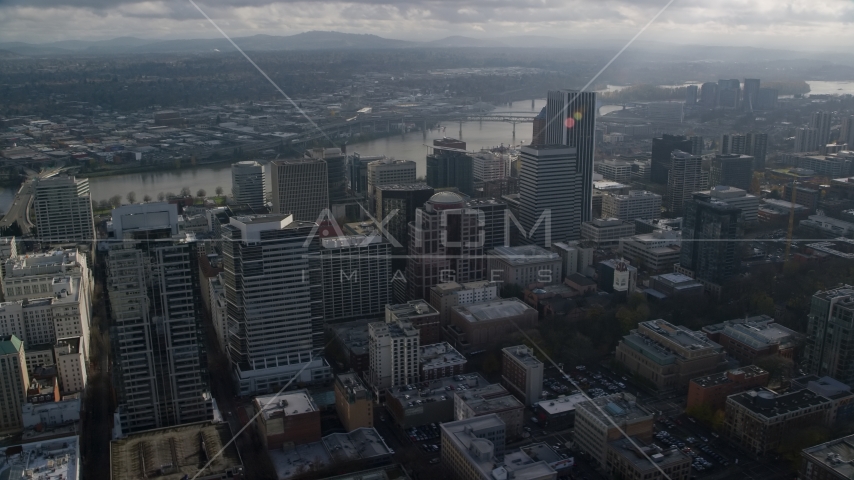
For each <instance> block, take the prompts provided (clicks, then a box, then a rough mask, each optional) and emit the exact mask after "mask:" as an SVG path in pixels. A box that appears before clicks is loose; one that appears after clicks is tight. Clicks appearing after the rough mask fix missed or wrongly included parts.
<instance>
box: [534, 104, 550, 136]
mask: <svg viewBox="0 0 854 480" xmlns="http://www.w3.org/2000/svg"><path fill="white" fill-rule="evenodd" d="M547 123H548V107H543V109H542V110H540V113H538V114H537V116H536V117H535V118H534V131H533V133H532V136H531V145H545V144H546V124H547Z"/></svg>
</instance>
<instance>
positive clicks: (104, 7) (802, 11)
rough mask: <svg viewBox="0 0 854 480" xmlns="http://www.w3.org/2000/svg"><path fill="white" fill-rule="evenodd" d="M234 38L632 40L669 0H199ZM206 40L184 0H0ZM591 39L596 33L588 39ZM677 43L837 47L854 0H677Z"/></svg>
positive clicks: (13, 15) (847, 38)
mask: <svg viewBox="0 0 854 480" xmlns="http://www.w3.org/2000/svg"><path fill="white" fill-rule="evenodd" d="M197 3H198V4H199V6H200V7H201V8H202V9H204V10H205V12H206V13H207V14H208V15H210V16H211V17H212V18H213V19H214V20H215V21H217V22H218V23H219V24H220V26H221V27H222V28H223V29H224V30H225V31H226V32H227V33H228V34H229V35H232V36H246V35H254V34H257V33H265V34H271V35H289V34H295V33H300V32H304V31H308V30H336V31H341V32H349V33H373V34H376V35H380V36H383V37H388V38H399V39H407V40H433V39H438V38H442V37H445V36H448V35H466V36H472V37H480V38H493V37H494V38H500V37H502V36H507V35H548V36H555V37H561V38H565V39H567V41H580V39H582V38H585V36H584V35H586V34H597V35H607V36H611V37H614V38H622V37H626V38H627V39H628V38H630V37H631V36H632V35H633V34H634V33H635V32H636V31H637V30H639V29H640V28H641V27H642V26H643V25H644V24H645V23H646V22H647V21H648V20H649V19H650V18H652V17H653V16H654V15H655V13H656V12H657V11H658V10H659V9H661V8H662V7H663V6H664V5H665V4H666V3H667V0H355V1H321V0H316V1H288V0H285V1H275V2H273V1H270V0H232V1H227V0H198V2H197ZM119 36H136V37H141V38H160V39H172V38H205V37H215V36H217V32H216V31H215V30H214V29H213V28H212V27H211V26H210V25H209V24H208V23H207V22H206V21H205V20H204V18H202V17H201V15H200V14H199V12H198V11H197V10H196V9H195V8H193V6H192V5H191V4H190V3H189V2H188V1H186V0H170V1H136V0H0V41H24V42H31V43H46V42H52V41H62V40H69V39H84V40H102V39H110V38H114V37H119ZM586 38H590V37H589V36H587V37H586ZM642 38H643V39H645V40H658V41H667V42H670V43H679V44H708V45H748V46H758V47H788V48H799V49H807V50H812V49H815V50H823V49H830V50H839V49H843V48H849V49H850V48H851V46H852V45H854V0H675V1H674V3H673V4H672V5H671V6H670V7H669V8H668V9H667V10H666V11H665V12H664V13H663V14H662V15H661V17H659V18H658V20H657V21H656V22H655V23H654V24H653V25H652V26H651V27H650V29H649V30H648V31H646V32H645V33H644V35H643V37H642Z"/></svg>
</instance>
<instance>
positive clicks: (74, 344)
mask: <svg viewBox="0 0 854 480" xmlns="http://www.w3.org/2000/svg"><path fill="white" fill-rule="evenodd" d="M82 347H83V339H82V338H81V337H71V338H61V339H59V340H57V341H56V344H55V345H54V346H53V352H54V357H55V358H54V359H55V361H56V371H57V374H58V375H59V382H60V384H61V385H62V394H63V395H67V394H70V393H77V392H82V391H83V389H84V388H86V382H87V381H88V375H87V373H86V357H85V355H84V354H83V350H82Z"/></svg>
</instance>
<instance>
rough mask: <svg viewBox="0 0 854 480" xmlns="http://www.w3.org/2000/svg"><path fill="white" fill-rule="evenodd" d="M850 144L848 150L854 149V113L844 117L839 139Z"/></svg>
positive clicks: (840, 141)
mask: <svg viewBox="0 0 854 480" xmlns="http://www.w3.org/2000/svg"><path fill="white" fill-rule="evenodd" d="M836 143H844V144H847V145H848V150H854V115H848V116H847V117H843V118H842V126H841V128H840V129H839V141H838V142H836Z"/></svg>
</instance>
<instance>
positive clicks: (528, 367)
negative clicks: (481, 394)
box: [501, 345, 544, 405]
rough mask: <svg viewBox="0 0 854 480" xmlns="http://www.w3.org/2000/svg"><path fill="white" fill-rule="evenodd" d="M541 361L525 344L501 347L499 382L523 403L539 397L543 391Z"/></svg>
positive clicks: (536, 399)
mask: <svg viewBox="0 0 854 480" xmlns="http://www.w3.org/2000/svg"><path fill="white" fill-rule="evenodd" d="M543 371H544V366H543V362H542V361H540V360H539V359H538V358H537V357H536V355H534V350H533V349H532V348H531V347H528V346H526V345H516V346H514V347H506V348H503V349H501V384H502V385H504V386H505V387H506V388H507V390H509V391H510V393H512V394H513V395H516V398H518V399H519V400H521V401H522V402H523V403H524V404H525V405H531V404H533V403H534V402H536V401H538V400H539V399H540V396H541V395H542V393H543Z"/></svg>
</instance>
